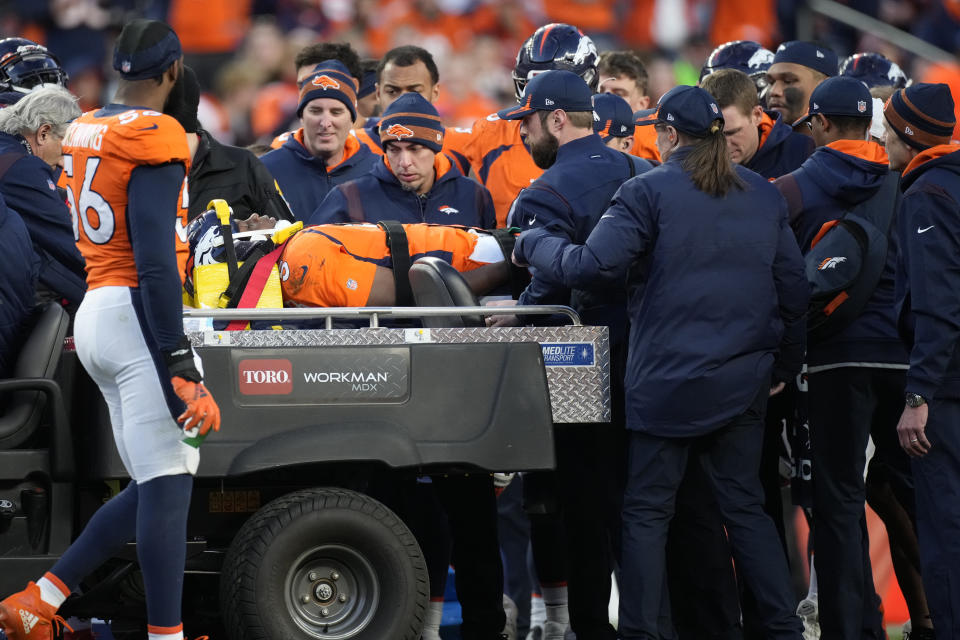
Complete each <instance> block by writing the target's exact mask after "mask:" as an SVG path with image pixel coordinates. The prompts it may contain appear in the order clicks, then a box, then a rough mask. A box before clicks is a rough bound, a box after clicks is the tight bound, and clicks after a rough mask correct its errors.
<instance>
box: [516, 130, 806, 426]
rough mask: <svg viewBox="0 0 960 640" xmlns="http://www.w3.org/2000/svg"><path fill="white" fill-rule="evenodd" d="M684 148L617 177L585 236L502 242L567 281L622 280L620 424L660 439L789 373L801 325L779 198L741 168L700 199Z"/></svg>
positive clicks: (546, 233) (546, 235)
mask: <svg viewBox="0 0 960 640" xmlns="http://www.w3.org/2000/svg"><path fill="white" fill-rule="evenodd" d="M687 153H689V149H688V148H687V147H682V148H680V149H677V150H676V151H674V152H673V153H672V154H671V155H670V157H669V159H668V160H667V161H666V162H664V163H663V164H662V165H660V166H659V167H656V168H654V169H651V170H650V171H648V172H646V173H644V174H643V175H641V176H638V177H636V178H634V179H632V180H628V181H627V182H625V183H624V184H623V186H622V187H620V190H619V191H617V193H616V195H614V197H613V202H612V204H611V205H610V207H609V208H608V209H607V210H606V212H604V214H603V215H602V216H601V217H600V220H599V221H598V222H597V226H596V227H595V228H594V229H593V231H592V232H591V233H590V236H589V237H588V238H587V240H586V244H584V245H574V244H571V243H570V241H569V240H568V239H567V238H566V237H564V236H563V235H562V234H554V233H552V232H551V230H550V228H549V227H547V228H539V229H533V230H531V231H528V232H524V233H523V234H522V235H521V236H520V238H519V239H518V240H517V245H516V247H515V248H514V255H515V256H516V258H517V259H518V260H519V261H521V262H528V263H530V265H532V266H534V267H535V268H537V269H540V270H543V271H545V272H546V274H547V275H549V276H550V277H552V278H554V279H556V280H558V281H560V282H562V283H564V284H565V285H566V286H569V287H591V286H597V285H598V284H600V285H607V286H618V285H619V286H629V297H630V299H629V313H630V323H631V324H630V346H629V356H628V358H629V359H628V361H627V378H626V398H627V427H628V428H630V429H634V430H638V431H644V432H647V433H650V434H653V435H656V436H661V437H687V436H696V435H701V434H704V433H708V432H710V431H713V430H714V429H717V428H719V427H722V426H723V425H725V424H726V423H727V422H729V421H730V420H731V419H733V418H734V417H736V416H739V415H741V414H742V413H743V412H744V411H745V410H746V409H747V408H748V407H749V406H750V404H751V403H752V402H753V401H754V399H755V398H756V395H757V393H758V391H760V389H761V388H762V386H763V385H766V384H769V383H770V381H771V377H772V379H773V381H774V382H781V381H786V380H790V379H792V378H793V376H795V375H796V374H797V373H798V372H799V371H800V366H801V364H802V362H803V340H804V335H805V333H806V326H805V323H804V315H805V313H806V310H807V301H808V298H809V285H808V284H807V280H806V276H805V274H804V267H803V259H802V257H801V256H800V250H799V249H798V248H797V243H796V240H794V237H793V234H792V233H791V231H790V226H789V224H788V223H787V212H786V204H785V203H784V201H783V198H782V197H781V196H780V194H779V193H778V192H777V190H776V189H775V188H774V187H773V186H771V185H770V184H769V183H768V182H767V181H766V180H765V179H764V178H762V177H760V176H758V175H757V174H756V173H754V172H752V171H750V170H748V169H745V168H743V167H736V169H735V170H736V172H737V175H738V176H740V178H741V179H742V180H743V182H744V184H745V188H744V189H743V190H740V189H732V190H731V191H730V192H728V193H727V194H726V196H725V197H723V198H715V197H712V196H710V195H708V194H706V193H704V192H702V191H700V190H698V189H697V188H696V187H695V186H694V184H693V181H692V180H691V178H690V175H689V174H688V173H687V172H686V171H685V170H684V168H683V166H682V162H683V159H684V158H685V157H686V155H687ZM641 272H642V275H641V276H640V277H639V278H638V277H637V276H638V275H639V274H641ZM628 274H629V275H630V276H631V281H630V282H627V278H628Z"/></svg>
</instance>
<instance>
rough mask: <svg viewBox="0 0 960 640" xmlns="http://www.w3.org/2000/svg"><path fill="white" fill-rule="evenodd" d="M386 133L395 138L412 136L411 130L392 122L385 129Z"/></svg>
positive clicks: (401, 138) (400, 138)
mask: <svg viewBox="0 0 960 640" xmlns="http://www.w3.org/2000/svg"><path fill="white" fill-rule="evenodd" d="M386 135H388V136H393V137H394V138H396V139H397V140H403V139H404V138H412V137H413V135H414V134H413V131H411V130H410V129H408V128H406V127H405V126H403V125H402V124H394V125H390V128H389V129H387V131H386Z"/></svg>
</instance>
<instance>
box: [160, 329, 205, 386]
mask: <svg viewBox="0 0 960 640" xmlns="http://www.w3.org/2000/svg"><path fill="white" fill-rule="evenodd" d="M163 360H164V362H165V363H166V365H167V370H168V371H169V372H170V377H171V378H173V377H174V376H177V377H180V378H183V379H184V380H189V381H190V382H201V381H202V380H203V376H201V375H200V372H199V371H197V365H196V363H194V361H193V348H192V347H191V346H190V340H189V339H188V338H187V337H186V336H183V337H182V338H180V342H179V343H178V344H177V347H176V348H175V349H173V350H172V351H164V352H163Z"/></svg>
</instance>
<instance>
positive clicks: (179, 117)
mask: <svg viewBox="0 0 960 640" xmlns="http://www.w3.org/2000/svg"><path fill="white" fill-rule="evenodd" d="M180 78H181V80H180V82H179V84H178V86H177V87H176V89H175V90H174V91H173V92H172V93H171V94H170V98H169V99H168V100H167V106H166V108H165V110H164V112H165V113H166V114H167V115H170V116H173V117H174V118H175V119H176V121H177V122H179V123H180V125H181V126H182V127H183V130H184V131H186V132H187V145H188V146H189V147H190V157H191V160H192V161H191V163H190V174H189V180H188V181H187V185H188V187H189V196H190V197H189V201H190V208H189V210H188V212H187V220H188V221H193V219H194V218H196V217H197V216H199V215H200V214H201V213H203V212H204V211H206V210H207V204H208V203H209V202H210V201H211V200H213V199H214V198H222V199H224V200H226V201H227V203H228V204H229V205H230V209H231V210H232V211H233V217H234V218H236V219H238V220H246V219H247V218H248V217H250V214H252V213H258V214H260V215H263V216H270V217H272V218H276V219H277V220H287V221H290V222H293V214H292V213H290V209H289V208H288V207H287V203H286V201H285V200H284V199H283V196H281V195H280V192H279V190H278V187H277V182H276V180H274V179H273V176H271V175H270V172H269V171H267V168H266V167H264V166H263V163H262V162H260V160H258V159H257V157H256V156H255V155H253V153H251V152H250V151H247V150H246V149H241V148H239V147H231V146H230V145H225V144H221V143H220V142H218V141H217V139H216V138H214V137H213V136H212V135H210V133H209V132H208V131H206V130H205V129H203V128H202V127H201V126H200V121H199V120H198V119H197V109H198V108H199V106H200V83H199V82H198V81H197V75H196V74H195V73H194V72H193V69H191V68H190V67H187V66H184V68H183V74H181V76H180Z"/></svg>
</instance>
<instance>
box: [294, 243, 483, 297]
mask: <svg viewBox="0 0 960 640" xmlns="http://www.w3.org/2000/svg"><path fill="white" fill-rule="evenodd" d="M403 229H404V231H405V232H406V235H407V246H408V247H409V249H410V260H411V261H413V260H416V259H417V258H420V257H422V256H428V255H430V256H437V257H440V258H441V259H443V260H445V261H446V262H449V263H450V264H451V265H453V267H454V268H455V269H456V270H457V271H471V270H473V269H476V268H478V267H481V266H483V265H484V264H489V263H487V262H477V261H475V260H473V259H471V257H470V256H471V255H472V254H473V251H474V248H475V247H476V246H477V241H478V238H479V236H478V235H477V232H475V231H471V230H470V229H468V228H466V227H446V226H440V225H429V224H405V225H403ZM279 264H280V284H281V287H282V290H283V300H284V302H285V303H286V304H288V305H295V306H302V307H362V306H365V305H366V304H367V299H368V298H369V297H370V289H371V287H372V286H373V277H374V274H375V273H376V270H377V267H385V268H392V266H393V263H392V261H391V259H390V249H389V248H388V247H387V234H386V232H385V231H384V230H383V229H381V228H380V227H379V226H377V225H375V224H342V225H341V224H323V225H317V226H314V227H307V228H306V229H304V230H303V231H300V232H299V233H297V234H296V235H294V236H293V237H292V238H291V239H290V240H289V241H288V242H287V245H286V247H284V250H283V254H282V255H281V257H280V263H279Z"/></svg>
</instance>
